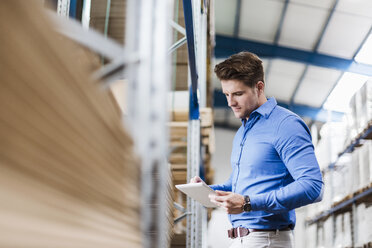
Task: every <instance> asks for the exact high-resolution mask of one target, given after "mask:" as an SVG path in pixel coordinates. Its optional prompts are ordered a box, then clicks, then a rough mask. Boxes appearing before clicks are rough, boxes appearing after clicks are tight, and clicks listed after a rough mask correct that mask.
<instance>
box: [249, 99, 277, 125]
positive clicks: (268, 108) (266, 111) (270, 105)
mask: <svg viewBox="0 0 372 248" xmlns="http://www.w3.org/2000/svg"><path fill="white" fill-rule="evenodd" d="M276 105H278V103H277V102H276V100H275V98H274V97H271V98H269V99H267V101H266V102H265V103H264V104H262V105H261V106H260V107H258V108H257V109H256V110H254V111H253V112H252V113H251V115H252V114H254V113H257V114H259V115H262V116H264V117H265V118H266V119H267V118H269V116H270V114H271V112H272V111H273V109H274V108H275V107H276ZM244 120H245V119H242V121H243V123H244Z"/></svg>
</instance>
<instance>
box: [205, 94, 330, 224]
mask: <svg viewBox="0 0 372 248" xmlns="http://www.w3.org/2000/svg"><path fill="white" fill-rule="evenodd" d="M231 165H232V169H233V171H232V173H231V176H230V178H229V179H228V180H227V181H226V182H225V183H223V184H219V185H218V184H216V185H211V188H212V189H214V190H223V191H232V192H235V193H238V194H241V195H248V196H249V197H250V199H251V205H252V212H248V213H245V212H243V213H241V214H229V219H230V222H231V224H232V225H233V227H239V226H241V227H245V228H254V229H281V228H285V227H288V226H289V227H291V228H292V229H293V228H294V226H295V223H296V215H295V211H294V209H295V208H298V207H301V206H304V205H307V204H310V203H313V202H316V201H320V200H321V198H322V193H323V181H322V175H321V173H320V169H319V165H318V162H317V160H316V157H315V154H314V146H313V145H312V142H311V135H310V131H309V129H308V127H307V126H306V124H305V123H304V122H303V121H302V120H301V118H300V117H298V116H297V115H296V114H294V113H292V112H291V111H289V110H287V109H285V108H282V107H280V106H278V105H277V102H276V100H275V98H270V99H268V101H267V102H265V103H264V104H263V105H261V106H260V107H259V108H258V109H256V110H255V111H253V112H252V113H251V115H250V117H249V119H248V120H247V121H246V120H242V126H241V127H240V128H239V130H238V131H237V133H236V135H235V138H234V141H233V147H232V153H231Z"/></svg>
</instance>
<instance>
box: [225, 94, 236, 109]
mask: <svg viewBox="0 0 372 248" xmlns="http://www.w3.org/2000/svg"><path fill="white" fill-rule="evenodd" d="M227 104H228V105H229V107H233V106H235V105H236V101H235V100H234V97H233V96H231V95H230V96H228V97H227Z"/></svg>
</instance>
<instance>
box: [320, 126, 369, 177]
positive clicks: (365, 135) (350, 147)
mask: <svg viewBox="0 0 372 248" xmlns="http://www.w3.org/2000/svg"><path fill="white" fill-rule="evenodd" d="M364 139H372V122H370V123H369V124H368V126H367V127H366V128H365V129H364V131H363V132H361V133H360V134H359V135H358V136H357V137H356V138H355V139H354V140H353V141H352V142H351V144H350V145H348V146H347V147H346V148H345V149H344V150H343V151H342V152H340V153H339V154H338V157H337V159H336V161H334V162H332V163H330V164H329V165H328V167H327V170H331V169H333V168H334V167H335V166H336V164H337V162H338V159H339V158H340V157H341V156H342V155H344V154H346V153H350V152H352V151H353V150H354V148H355V147H358V146H360V145H361V141H362V140H364Z"/></svg>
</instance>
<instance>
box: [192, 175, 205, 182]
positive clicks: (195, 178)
mask: <svg viewBox="0 0 372 248" xmlns="http://www.w3.org/2000/svg"><path fill="white" fill-rule="evenodd" d="M202 181H203V180H202V179H201V178H200V177H198V176H195V177H193V178H191V179H190V183H201V182H202Z"/></svg>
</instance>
